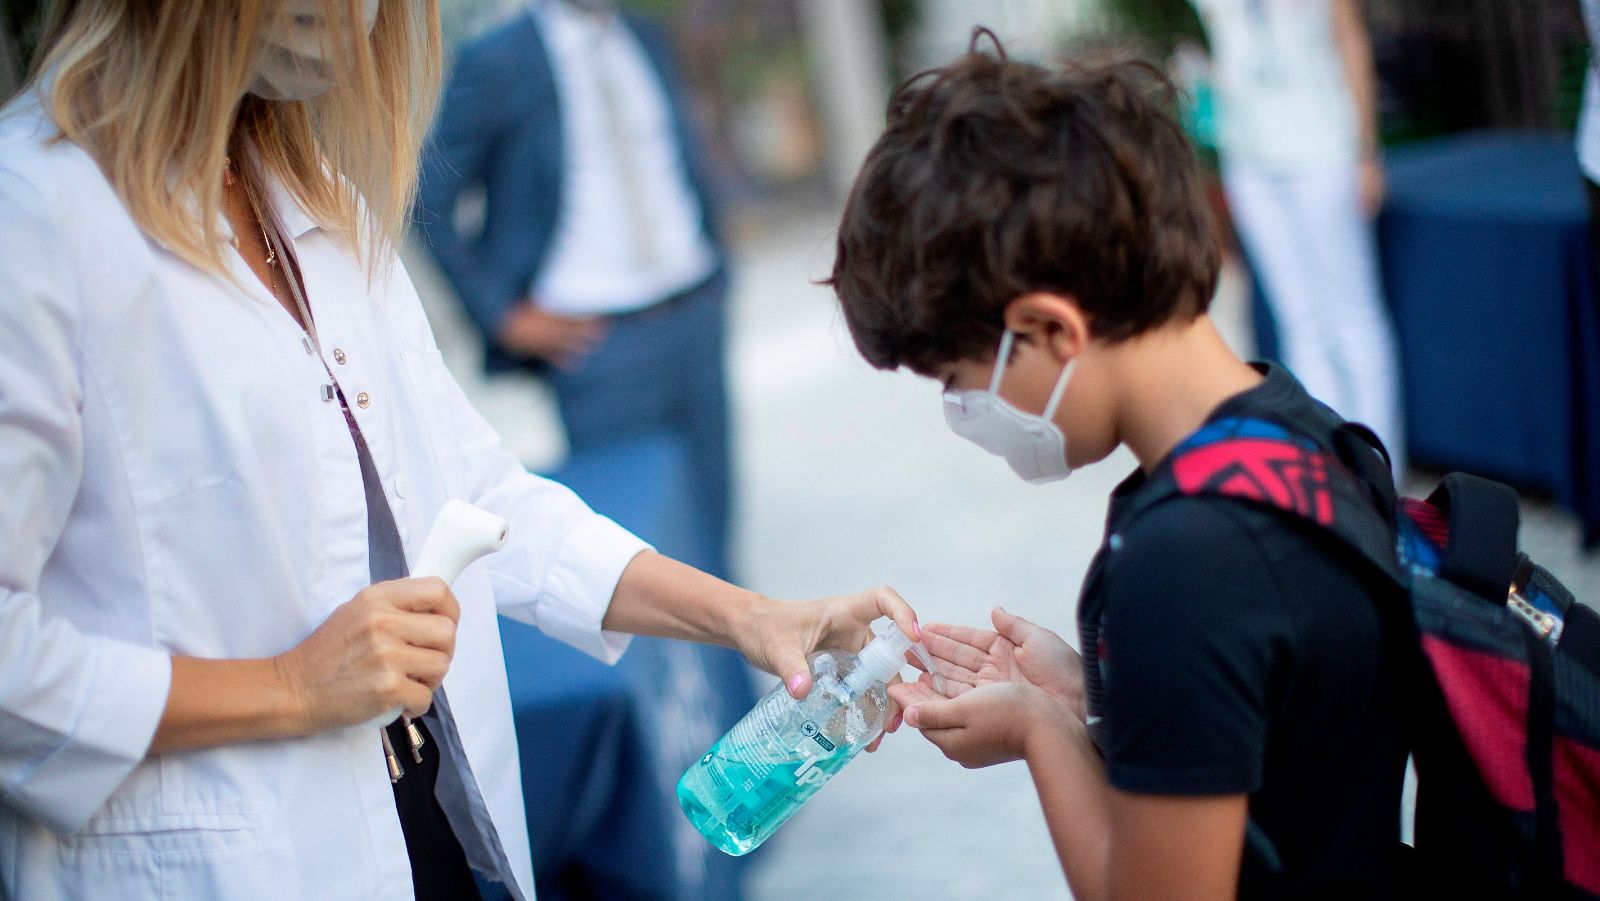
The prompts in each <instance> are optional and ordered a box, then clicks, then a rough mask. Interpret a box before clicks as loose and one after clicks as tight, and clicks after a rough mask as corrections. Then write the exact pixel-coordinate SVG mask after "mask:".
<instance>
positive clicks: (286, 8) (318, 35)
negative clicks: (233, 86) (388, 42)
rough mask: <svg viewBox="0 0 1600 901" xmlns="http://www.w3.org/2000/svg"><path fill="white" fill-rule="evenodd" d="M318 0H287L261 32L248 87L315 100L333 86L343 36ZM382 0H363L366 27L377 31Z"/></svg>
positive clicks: (277, 96)
mask: <svg viewBox="0 0 1600 901" xmlns="http://www.w3.org/2000/svg"><path fill="white" fill-rule="evenodd" d="M321 9H322V6H321V4H320V3H318V2H317V0H284V4H283V9H282V11H280V12H279V13H278V14H277V15H275V16H273V17H272V19H271V21H269V22H268V23H267V26H266V29H265V30H264V31H263V33H262V35H261V44H262V46H261V53H260V54H259V57H258V60H259V61H258V62H257V63H256V71H255V74H254V76H253V77H252V78H251V79H250V87H249V88H248V89H247V90H248V91H249V92H250V93H252V94H255V95H256V96H258V97H261V98H263V99H265V100H310V99H311V98H313V97H315V96H317V95H318V94H321V93H324V92H326V91H327V90H328V89H329V88H331V87H333V83H334V76H335V75H336V74H338V73H337V65H336V63H335V61H334V53H335V51H334V48H336V47H338V46H340V43H341V42H340V41H339V40H337V39H336V36H335V35H334V34H333V33H332V31H333V28H334V23H331V22H329V21H328V20H327V19H324V18H323V17H322V13H321ZM377 21H378V0H362V2H361V27H362V28H363V29H364V30H365V33H366V34H369V35H370V34H372V27H373V25H375V24H376V23H377Z"/></svg>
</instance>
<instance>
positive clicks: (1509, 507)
mask: <svg viewBox="0 0 1600 901" xmlns="http://www.w3.org/2000/svg"><path fill="white" fill-rule="evenodd" d="M1428 503H1429V504H1431V505H1432V506H1433V507H1434V508H1435V509H1437V510H1438V511H1439V513H1440V514H1442V516H1443V518H1444V520H1445V522H1446V524H1447V531H1448V534H1449V536H1450V540H1449V541H1448V542H1447V543H1445V544H1444V546H1443V547H1442V548H1441V552H1440V559H1439V575H1440V576H1441V577H1443V578H1446V579H1449V580H1450V581H1451V582H1454V583H1455V584H1457V585H1459V586H1461V587H1462V588H1465V589H1467V590H1468V591H1471V592H1472V593H1473V594H1476V595H1478V596H1480V597H1482V598H1484V599H1486V600H1489V601H1493V602H1494V603H1496V604H1502V603H1505V599H1506V592H1507V591H1508V590H1509V589H1510V588H1511V586H1512V584H1513V582H1514V581H1515V580H1516V577H1517V563H1518V559H1517V527H1518V526H1519V525H1520V524H1521V514H1520V512H1519V511H1518V508H1517V493H1516V492H1515V491H1513V490H1512V489H1511V488H1510V487H1508V486H1506V485H1502V484H1500V483H1499V482H1491V481H1489V480H1488V479H1481V478H1478V477H1477V476H1474V475H1468V474H1467V473H1464V472H1455V473H1451V474H1450V475H1448V476H1445V479H1444V481H1443V482H1441V483H1440V484H1439V487H1438V488H1437V489H1435V490H1434V492H1433V494H1431V495H1429V496H1428Z"/></svg>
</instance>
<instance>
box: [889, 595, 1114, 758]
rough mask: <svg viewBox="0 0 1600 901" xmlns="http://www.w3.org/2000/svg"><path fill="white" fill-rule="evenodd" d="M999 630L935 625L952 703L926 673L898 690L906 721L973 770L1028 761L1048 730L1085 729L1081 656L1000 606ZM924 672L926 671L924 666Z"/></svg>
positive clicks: (928, 638)
mask: <svg viewBox="0 0 1600 901" xmlns="http://www.w3.org/2000/svg"><path fill="white" fill-rule="evenodd" d="M992 619H993V621H994V626H995V630H994V631H990V630H988V629H976V628H972V627H970V626H952V625H948V624H945V623H929V624H928V625H926V626H923V627H922V640H923V643H924V644H925V645H926V646H927V648H928V652H929V654H930V655H931V656H932V657H933V659H934V665H935V667H936V668H937V669H938V671H939V675H941V676H943V677H944V679H945V691H946V694H947V695H948V697H946V696H945V695H941V694H939V692H937V691H935V690H934V688H933V680H932V678H931V677H930V676H929V675H927V674H926V672H924V675H923V676H922V677H921V678H920V679H918V680H917V681H916V682H914V683H907V684H902V685H893V686H890V688H889V694H890V696H891V697H892V698H893V699H894V701H895V702H896V703H897V704H898V705H899V706H900V707H902V708H904V709H905V722H906V724H907V725H909V726H914V727H916V728H917V729H919V730H921V732H922V734H923V736H924V737H925V738H927V739H928V740H929V741H931V742H933V744H934V745H935V746H936V747H938V748H939V750H940V751H943V752H944V755H945V756H946V757H949V758H950V759H951V760H954V761H955V762H957V763H959V764H961V765H962V766H964V767H967V768H969V769H970V768H976V767H985V766H992V765H993V764H997V763H1005V762H1007V761H1011V760H1017V759H1020V758H1022V757H1023V756H1024V755H1025V754H1026V751H1027V744H1028V741H1029V738H1030V736H1031V735H1032V734H1034V733H1035V731H1036V730H1037V729H1039V728H1041V727H1045V728H1053V727H1055V726H1058V725H1060V724H1062V723H1064V722H1068V721H1076V723H1078V724H1080V726H1081V724H1082V722H1083V718H1084V700H1083V671H1082V666H1081V662H1080V660H1079V658H1078V654H1077V652H1076V651H1074V650H1072V648H1071V646H1069V645H1068V644H1067V643H1066V642H1065V641H1063V640H1062V639H1061V636H1059V635H1057V634H1055V633H1054V632H1051V631H1050V630H1049V629H1046V628H1044V627H1043V626H1040V625H1038V624H1037V623H1033V622H1030V621H1028V620H1026V619H1023V618H1022V617H1020V616H1014V615H1012V614H1010V613H1008V612H1006V611H1005V610H1004V609H1002V608H999V607H996V608H995V609H994V612H993V615H992ZM917 666H918V668H919V669H923V670H926V668H925V667H923V666H921V664H917Z"/></svg>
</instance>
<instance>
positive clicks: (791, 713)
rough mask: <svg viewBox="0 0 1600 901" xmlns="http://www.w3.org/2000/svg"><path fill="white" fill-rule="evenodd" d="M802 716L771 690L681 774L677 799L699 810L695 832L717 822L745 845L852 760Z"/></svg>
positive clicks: (839, 741) (845, 748) (851, 752)
mask: <svg viewBox="0 0 1600 901" xmlns="http://www.w3.org/2000/svg"><path fill="white" fill-rule="evenodd" d="M806 706H808V705H806ZM834 709H835V710H837V708H834ZM808 712H809V711H805V710H804V709H803V705H800V704H796V703H795V701H794V700H793V699H792V698H790V697H789V696H788V694H787V693H784V692H783V691H782V690H781V689H780V690H779V691H776V692H773V693H772V694H771V695H768V696H767V697H766V698H763V699H762V700H761V702H760V703H758V704H757V705H756V706H755V708H754V709H753V710H751V711H750V713H749V714H747V715H746V716H745V718H744V719H742V720H740V721H739V722H738V724H736V725H735V726H734V727H733V728H732V729H731V730H729V732H728V734H727V735H725V736H723V738H722V740H721V741H719V742H717V744H716V745H714V746H713V747H712V748H711V750H710V752H708V753H707V754H706V755H705V756H704V757H702V758H701V759H700V762H699V763H698V764H697V765H695V766H693V767H691V768H690V769H689V772H687V773H685V774H684V778H683V780H682V783H681V784H680V786H679V793H680V797H681V796H682V794H683V792H684V791H685V790H688V791H689V792H690V793H691V794H692V795H693V796H694V797H695V799H696V803H697V805H699V807H701V808H703V809H704V814H702V815H696V814H694V813H691V815H690V817H691V820H692V821H698V820H702V819H704V820H707V821H710V822H704V823H702V822H696V828H700V829H701V831H702V832H704V831H706V830H705V828H703V827H704V826H711V825H712V824H713V822H714V823H719V824H721V825H720V826H719V827H717V828H724V829H727V830H729V831H730V832H731V833H733V834H734V835H735V836H736V839H735V841H736V843H737V844H738V845H740V846H743V845H745V844H746V843H748V844H749V845H750V846H751V847H753V846H754V845H755V844H759V843H760V842H761V841H762V840H764V839H765V838H766V837H767V836H768V835H770V834H772V832H773V831H775V830H776V829H777V828H778V827H779V826H780V825H782V824H783V823H784V822H785V821H786V820H788V819H789V817H791V816H793V815H794V813H795V811H797V810H799V809H800V807H801V806H802V805H804V804H805V802H806V801H807V800H809V799H810V797H811V796H812V795H813V794H815V793H816V792H817V791H818V790H819V789H821V788H822V786H824V785H826V784H827V783H828V780H830V779H832V778H833V776H834V774H836V773H837V772H839V770H840V769H842V768H843V767H844V765H845V764H846V763H848V762H849V761H850V759H851V758H852V757H854V756H855V751H856V750H857V749H856V748H855V747H854V746H852V745H850V744H847V743H845V742H844V741H843V738H844V736H842V735H836V736H834V737H831V738H830V737H829V735H828V734H827V732H828V730H827V728H826V725H825V723H821V722H819V721H818V720H816V719H811V718H807V717H806V716H805V714H806V713H808ZM686 810H687V808H686Z"/></svg>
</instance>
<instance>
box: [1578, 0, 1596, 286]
mask: <svg viewBox="0 0 1600 901" xmlns="http://www.w3.org/2000/svg"><path fill="white" fill-rule="evenodd" d="M1581 6H1582V8H1583V26H1584V30H1585V31H1586V32H1587V33H1588V35H1589V45H1590V46H1589V67H1588V74H1586V75H1585V76H1584V80H1583V112H1582V113H1581V114H1580V115H1579V117H1578V166H1579V167H1580V168H1581V169H1583V183H1584V188H1585V190H1586V191H1587V192H1588V195H1589V220H1590V223H1589V232H1590V236H1591V239H1592V240H1591V242H1590V243H1591V245H1592V246H1593V247H1594V249H1595V262H1596V265H1600V56H1597V54H1596V52H1595V47H1596V39H1597V38H1600V0H1582V3H1581Z"/></svg>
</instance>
